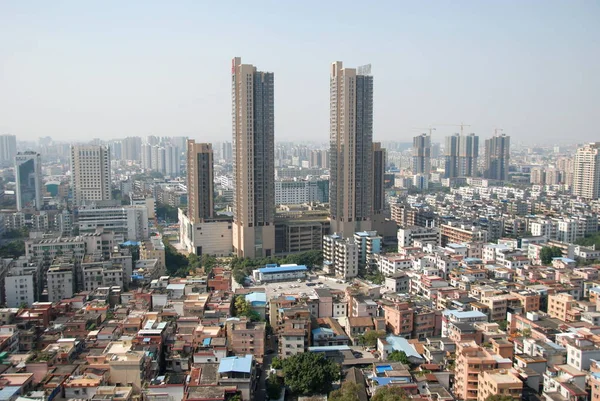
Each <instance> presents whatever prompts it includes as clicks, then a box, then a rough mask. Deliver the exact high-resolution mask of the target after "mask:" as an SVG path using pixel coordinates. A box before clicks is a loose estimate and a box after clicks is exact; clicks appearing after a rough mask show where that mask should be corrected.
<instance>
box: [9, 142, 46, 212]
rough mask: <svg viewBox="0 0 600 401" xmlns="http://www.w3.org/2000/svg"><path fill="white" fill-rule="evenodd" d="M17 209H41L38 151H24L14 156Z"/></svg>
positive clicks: (40, 170)
mask: <svg viewBox="0 0 600 401" xmlns="http://www.w3.org/2000/svg"><path fill="white" fill-rule="evenodd" d="M15 176H16V181H17V182H16V195H17V210H23V209H26V208H35V209H37V210H41V208H42V206H43V205H44V202H43V198H42V160H41V157H40V154H39V153H36V152H24V153H20V152H19V153H17V155H16V156H15Z"/></svg>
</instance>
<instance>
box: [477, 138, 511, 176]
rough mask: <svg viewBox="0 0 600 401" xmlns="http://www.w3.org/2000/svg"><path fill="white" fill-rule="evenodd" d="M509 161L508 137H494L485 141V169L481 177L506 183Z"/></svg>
mask: <svg viewBox="0 0 600 401" xmlns="http://www.w3.org/2000/svg"><path fill="white" fill-rule="evenodd" d="M509 161H510V136H506V134H502V135H494V136H493V137H491V138H490V139H486V140H485V167H484V172H483V177H484V178H487V179H490V180H499V181H507V180H508V167H509Z"/></svg>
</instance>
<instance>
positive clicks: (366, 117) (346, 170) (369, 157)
mask: <svg viewBox="0 0 600 401" xmlns="http://www.w3.org/2000/svg"><path fill="white" fill-rule="evenodd" d="M329 83H330V86H329V91H330V92H329V93H330V97H329V102H330V103H329V104H330V110H329V113H330V114H329V121H330V150H329V162H330V166H329V169H330V182H329V207H330V219H331V231H332V232H334V233H339V234H340V235H342V236H343V237H345V238H350V237H353V235H354V233H355V232H357V231H369V230H371V225H372V219H373V77H372V76H371V66H370V65H368V66H364V67H359V68H358V69H355V68H344V67H343V64H342V62H341V61H336V62H334V63H332V65H331V71H330V80H329Z"/></svg>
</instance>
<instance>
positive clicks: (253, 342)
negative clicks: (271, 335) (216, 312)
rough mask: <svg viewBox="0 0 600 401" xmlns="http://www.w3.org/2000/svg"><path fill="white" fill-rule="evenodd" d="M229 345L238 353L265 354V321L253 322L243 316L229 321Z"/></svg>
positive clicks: (231, 349)
mask: <svg viewBox="0 0 600 401" xmlns="http://www.w3.org/2000/svg"><path fill="white" fill-rule="evenodd" d="M226 327H227V347H228V349H229V351H231V352H233V353H234V354H236V355H246V354H251V355H254V357H256V358H262V357H263V356H264V355H265V335H266V323H265V322H252V321H250V320H249V319H247V318H245V317H242V318H240V319H232V320H229V321H227V326H226Z"/></svg>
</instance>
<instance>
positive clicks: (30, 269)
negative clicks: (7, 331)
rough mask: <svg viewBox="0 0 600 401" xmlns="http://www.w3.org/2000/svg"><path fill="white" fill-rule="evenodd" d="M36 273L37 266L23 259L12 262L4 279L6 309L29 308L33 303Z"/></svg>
mask: <svg viewBox="0 0 600 401" xmlns="http://www.w3.org/2000/svg"><path fill="white" fill-rule="evenodd" d="M38 271H39V267H38V265H37V264H32V263H29V262H28V260H27V259H25V258H19V259H16V260H14V261H13V263H12V266H10V267H9V270H8V272H7V274H6V278H5V279H4V292H5V295H6V306H7V307H9V308H18V307H19V306H21V305H22V304H25V305H27V306H31V304H32V303H34V302H35V297H36V294H37V288H36V285H37V274H38Z"/></svg>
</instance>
